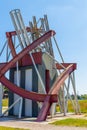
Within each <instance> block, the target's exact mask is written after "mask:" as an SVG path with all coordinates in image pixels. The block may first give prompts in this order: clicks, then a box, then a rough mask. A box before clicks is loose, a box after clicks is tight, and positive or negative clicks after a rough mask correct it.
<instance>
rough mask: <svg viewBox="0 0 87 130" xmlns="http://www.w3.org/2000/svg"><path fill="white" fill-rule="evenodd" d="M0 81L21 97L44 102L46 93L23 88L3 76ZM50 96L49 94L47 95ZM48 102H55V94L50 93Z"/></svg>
mask: <svg viewBox="0 0 87 130" xmlns="http://www.w3.org/2000/svg"><path fill="white" fill-rule="evenodd" d="M0 82H1V83H2V84H3V85H5V86H6V87H7V88H8V89H9V90H11V91H12V92H14V93H16V94H18V95H20V96H22V97H23V98H27V99H31V100H34V101H39V102H44V100H45V98H46V97H47V96H48V95H47V94H38V93H36V92H32V91H27V90H24V89H22V88H20V87H18V86H17V85H15V84H13V83H11V82H10V81H9V80H8V79H7V78H6V77H5V76H2V77H1V78H0ZM49 96H50V95H49ZM50 102H57V95H55V94H54V95H51V99H50Z"/></svg>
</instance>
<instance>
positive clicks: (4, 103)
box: [2, 98, 8, 107]
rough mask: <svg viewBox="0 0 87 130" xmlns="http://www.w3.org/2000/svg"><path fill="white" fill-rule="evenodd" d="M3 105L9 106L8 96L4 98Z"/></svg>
mask: <svg viewBox="0 0 87 130" xmlns="http://www.w3.org/2000/svg"><path fill="white" fill-rule="evenodd" d="M2 106H3V107H7V106H8V98H5V99H3V100H2Z"/></svg>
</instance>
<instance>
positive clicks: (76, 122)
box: [51, 118, 87, 127]
mask: <svg viewBox="0 0 87 130" xmlns="http://www.w3.org/2000/svg"><path fill="white" fill-rule="evenodd" d="M51 124H53V125H58V126H75V127H87V120H85V119H73V118H68V119H64V120H59V121H56V122H53V123H51Z"/></svg>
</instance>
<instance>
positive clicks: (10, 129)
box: [0, 126, 30, 130]
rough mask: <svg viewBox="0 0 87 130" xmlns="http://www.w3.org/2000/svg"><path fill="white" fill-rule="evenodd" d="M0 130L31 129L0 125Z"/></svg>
mask: <svg viewBox="0 0 87 130" xmlns="http://www.w3.org/2000/svg"><path fill="white" fill-rule="evenodd" d="M0 130H30V129H22V128H20V129H19V128H11V127H4V126H0Z"/></svg>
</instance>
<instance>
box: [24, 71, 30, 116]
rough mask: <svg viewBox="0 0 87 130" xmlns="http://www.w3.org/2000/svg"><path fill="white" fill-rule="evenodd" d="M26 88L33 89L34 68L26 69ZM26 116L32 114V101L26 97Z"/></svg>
mask: <svg viewBox="0 0 87 130" xmlns="http://www.w3.org/2000/svg"><path fill="white" fill-rule="evenodd" d="M25 89H26V90H29V91H32V69H27V70H26V71H25ZM25 116H32V101H31V100H29V99H25Z"/></svg>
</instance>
